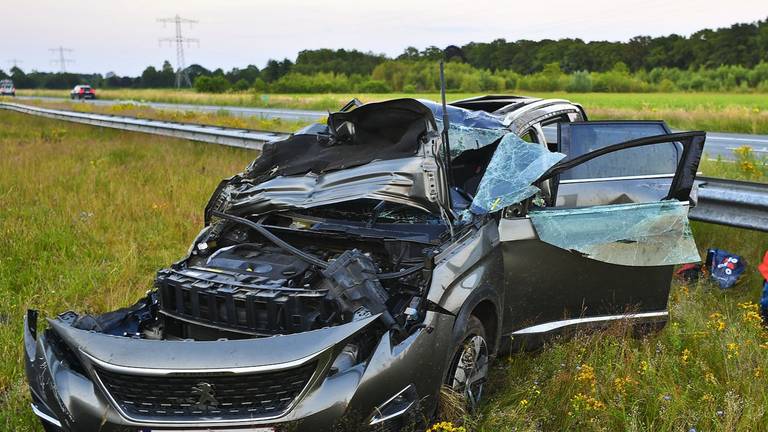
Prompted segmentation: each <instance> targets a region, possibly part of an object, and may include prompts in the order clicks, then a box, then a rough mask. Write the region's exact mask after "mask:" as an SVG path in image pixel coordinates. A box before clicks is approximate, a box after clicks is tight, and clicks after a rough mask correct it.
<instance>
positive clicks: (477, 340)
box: [443, 315, 490, 411]
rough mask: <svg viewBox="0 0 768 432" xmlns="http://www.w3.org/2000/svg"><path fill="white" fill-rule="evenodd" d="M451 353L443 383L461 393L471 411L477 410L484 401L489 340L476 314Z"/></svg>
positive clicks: (488, 360)
mask: <svg viewBox="0 0 768 432" xmlns="http://www.w3.org/2000/svg"><path fill="white" fill-rule="evenodd" d="M452 353H453V355H452V357H451V362H450V363H449V364H448V368H447V370H446V373H445V379H444V380H443V384H445V385H446V386H448V387H450V388H451V389H453V390H454V391H456V392H457V393H459V394H462V395H463V396H464V398H465V400H466V403H467V407H468V408H469V410H470V411H475V410H476V409H477V407H478V405H479V404H480V401H481V400H482V396H483V387H484V385H485V382H486V381H487V379H488V370H489V367H490V350H489V349H488V339H487V337H486V335H485V328H484V327H483V323H482V322H480V320H479V319H478V318H477V317H475V316H473V315H470V317H469V320H467V325H466V327H465V328H464V332H463V334H462V337H461V338H460V339H459V342H458V343H457V344H456V345H455V346H454V348H453V351H452Z"/></svg>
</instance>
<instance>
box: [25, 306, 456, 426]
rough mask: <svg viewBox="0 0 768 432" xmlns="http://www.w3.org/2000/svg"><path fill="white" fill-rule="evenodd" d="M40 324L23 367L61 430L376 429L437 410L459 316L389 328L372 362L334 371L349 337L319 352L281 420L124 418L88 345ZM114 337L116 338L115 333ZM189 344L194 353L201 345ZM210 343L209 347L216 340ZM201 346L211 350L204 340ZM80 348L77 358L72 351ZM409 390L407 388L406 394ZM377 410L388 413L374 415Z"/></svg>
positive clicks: (28, 332) (43, 411) (29, 335)
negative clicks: (394, 335) (403, 331)
mask: <svg viewBox="0 0 768 432" xmlns="http://www.w3.org/2000/svg"><path fill="white" fill-rule="evenodd" d="M35 321H36V316H35V314H34V313H30V314H28V316H27V319H26V320H25V325H24V351H25V367H26V373H27V379H28V382H29V387H30V391H31V393H32V400H33V407H32V409H33V411H34V412H35V414H37V416H38V417H39V418H40V419H41V420H42V421H44V422H47V423H49V425H53V426H56V427H59V428H60V429H61V430H62V431H81V430H88V431H132V432H137V431H140V430H145V429H149V430H163V429H173V428H182V427H183V428H185V429H188V430H189V429H196V428H201V429H200V430H201V431H202V430H215V429H213V428H227V427H239V428H245V427H272V428H274V429H275V430H286V429H289V430H298V431H303V430H307V431H324V430H329V431H330V430H346V429H350V430H360V428H359V425H360V424H361V423H362V424H370V423H372V420H373V423H375V425H374V426H371V430H399V428H400V425H401V422H402V421H404V419H406V418H408V417H409V415H412V414H417V412H418V414H420V415H421V416H427V417H428V416H429V415H430V414H431V413H432V412H433V410H434V407H435V402H436V398H437V395H438V393H439V389H440V385H441V382H442V371H443V369H444V367H443V363H444V362H445V361H447V357H448V354H447V353H448V350H449V347H450V337H451V331H452V328H453V317H451V316H448V315H441V314H435V313H429V314H428V315H427V317H426V318H425V327H423V328H420V329H418V330H416V331H414V332H413V333H412V334H411V336H409V337H408V338H406V339H405V340H403V341H402V342H400V343H398V344H393V343H392V340H391V338H390V335H389V333H385V334H384V335H383V336H382V337H381V338H380V340H379V341H378V342H377V344H376V346H375V348H374V350H373V352H372V353H371V354H370V357H369V358H368V359H367V361H363V362H360V363H358V364H356V365H351V366H349V367H347V368H343V369H342V370H338V371H332V370H331V365H332V363H333V361H334V359H335V358H336V356H338V355H339V353H340V352H341V349H342V348H343V347H344V345H346V343H347V341H348V340H349V339H348V338H347V339H345V340H343V341H341V342H340V343H339V344H336V345H335V346H333V347H332V348H330V349H327V350H325V351H324V352H322V353H320V354H318V356H317V359H318V367H317V370H316V372H315V374H314V376H313V378H312V379H311V380H310V381H309V382H308V384H307V386H306V388H305V390H304V391H303V392H302V393H301V394H300V395H299V396H298V397H297V398H296V401H295V402H294V404H293V405H292V406H291V407H290V408H289V409H288V410H287V411H285V412H284V413H282V414H281V415H279V416H277V417H272V418H256V419H248V420H242V419H239V420H222V419H218V420H217V419H213V418H212V419H211V420H210V421H208V420H206V421H199V420H198V421H195V422H186V421H178V422H156V421H142V420H136V419H131V418H129V417H128V416H126V415H125V414H124V413H123V412H122V411H121V410H120V409H119V406H118V405H117V403H116V402H115V401H114V400H113V399H112V398H111V396H110V394H109V393H108V392H107V391H106V390H105V388H106V387H104V385H103V384H102V383H101V381H99V378H98V375H97V373H96V372H95V367H96V365H95V364H94V363H93V362H92V360H91V359H89V356H88V355H86V354H85V353H84V352H83V348H84V347H82V346H81V347H78V348H75V349H72V350H71V351H67V349H68V347H69V346H70V344H69V343H67V346H66V347H62V346H61V345H62V344H64V342H63V340H62V339H61V338H59V337H58V336H57V334H53V333H52V331H53V330H51V329H49V330H47V331H46V332H45V333H40V334H37V331H36V322H35ZM108 337H110V338H113V341H114V337H111V336H108ZM281 337H283V336H278V337H277V338H281ZM118 339H119V340H120V343H125V344H127V345H131V344H132V343H135V342H138V341H136V340H133V339H130V338H118ZM270 339H273V338H270ZM158 342H159V341H158ZM259 342H260V340H259V339H254V340H250V341H247V342H246V343H243V344H241V345H243V346H246V345H249V344H254V345H258V344H259ZM187 344H190V346H191V347H193V348H192V349H193V350H194V349H195V348H194V346H195V345H196V344H197V343H196V342H188V343H187ZM207 347H208V348H207V349H210V345H207ZM251 348H253V347H251ZM201 349H206V348H205V347H203V346H202V344H201ZM75 351H76V352H78V354H77V355H74V352H75ZM184 354H185V356H186V355H187V354H189V352H185V353H184ZM235 355H236V354H235ZM149 356H151V354H148V357H149ZM117 357H119V356H117V355H115V358H110V359H109V361H110V362H114V363H116V364H119V363H120V359H119V358H117ZM192 358H194V357H192ZM100 361H104V359H103V358H102V359H101V360H100ZM206 366H207V365H206ZM254 366H258V365H254ZM405 389H408V391H407V392H404V390H405ZM401 392H402V393H403V394H404V395H407V396H408V398H409V399H408V400H406V401H405V402H408V401H411V402H413V403H410V402H408V403H403V400H402V397H401V398H400V399H398V398H395V396H397V395H398V394H400V393H401ZM393 400H399V403H400V405H398V406H395V407H393V406H392V403H393ZM387 403H389V405H387ZM385 405H387V406H385ZM401 408H402V409H401ZM401 411H402V412H401ZM378 412H383V413H386V414H387V415H385V416H381V415H379V416H374V414H375V413H378ZM376 420H382V421H378V422H377V421H376ZM267 430H269V429H267Z"/></svg>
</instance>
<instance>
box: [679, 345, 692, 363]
mask: <svg viewBox="0 0 768 432" xmlns="http://www.w3.org/2000/svg"><path fill="white" fill-rule="evenodd" d="M689 358H691V351H690V350H689V349H688V348H686V349H684V350H683V353H682V354H680V361H681V362H683V364H688V359H689Z"/></svg>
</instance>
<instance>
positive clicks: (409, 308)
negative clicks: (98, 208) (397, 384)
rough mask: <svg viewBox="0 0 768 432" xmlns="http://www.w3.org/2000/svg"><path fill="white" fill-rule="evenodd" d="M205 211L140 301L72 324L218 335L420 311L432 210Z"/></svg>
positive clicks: (126, 331)
mask: <svg viewBox="0 0 768 432" xmlns="http://www.w3.org/2000/svg"><path fill="white" fill-rule="evenodd" d="M212 214H213V216H214V220H213V221H212V223H211V224H210V225H209V226H208V227H206V228H205V229H204V230H203V231H202V232H201V233H200V234H199V235H198V237H197V239H195V241H194V243H193V245H192V246H191V248H190V253H189V255H188V256H187V257H186V258H185V259H183V260H181V261H179V262H177V263H175V264H173V265H172V266H171V267H170V268H166V269H163V270H160V271H159V272H158V274H157V278H156V280H155V290H153V291H151V292H150V293H149V294H148V296H147V297H146V298H145V299H143V300H141V301H140V302H139V303H137V304H136V305H134V306H133V307H130V308H126V309H122V310H120V311H115V312H109V313H107V314H104V315H100V316H90V315H84V316H80V317H77V318H76V319H75V320H74V322H73V325H74V326H75V327H78V328H83V329H88V330H96V331H100V332H103V333H109V334H114V335H123V336H131V337H139V338H149V339H191V340H218V339H242V338H252V337H267V336H273V335H280V334H291V333H299V332H304V331H309V330H314V329H319V328H323V327H329V326H334V325H339V324H343V323H347V322H350V321H354V320H358V319H363V318H367V317H370V316H373V315H380V320H379V321H380V322H381V325H382V326H383V327H384V328H387V329H396V330H403V329H405V328H406V327H408V326H409V325H412V324H414V323H416V322H417V320H418V318H419V314H420V313H421V312H423V305H422V304H421V303H422V302H421V299H422V298H423V294H424V292H425V290H426V287H427V284H428V283H429V278H430V273H431V266H432V263H431V261H432V257H433V256H434V254H435V253H436V251H437V246H438V245H439V244H440V243H441V242H442V240H443V237H444V235H443V234H444V233H445V228H444V226H442V225H440V221H439V219H437V218H435V217H434V216H431V215H429V214H426V213H424V212H421V211H420V210H417V209H413V208H408V206H404V205H399V204H392V203H387V202H384V201H381V202H378V203H376V202H374V201H370V200H360V201H357V202H352V203H345V204H344V205H342V206H338V205H337V206H332V208H322V207H321V208H316V209H308V210H306V211H304V212H302V213H301V214H299V213H292V212H279V213H274V214H270V215H263V216H259V217H256V218H253V219H249V218H244V217H238V216H233V215H228V214H225V213H222V212H217V211H214V212H213V213H212ZM328 216H331V217H333V216H335V217H345V219H343V220H341V219H331V218H329V217H328ZM425 233H426V234H425ZM73 318H74V317H73Z"/></svg>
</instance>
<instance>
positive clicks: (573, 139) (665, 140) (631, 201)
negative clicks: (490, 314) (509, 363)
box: [499, 122, 705, 335]
mask: <svg viewBox="0 0 768 432" xmlns="http://www.w3.org/2000/svg"><path fill="white" fill-rule="evenodd" d="M589 123H591V122H579V123H575V124H587V125H589ZM595 123H602V124H601V125H600V127H601V128H602V131H603V132H604V133H607V134H613V135H614V136H620V135H621V134H622V133H624V132H625V131H623V130H622V128H623V127H624V125H626V124H628V123H623V124H622V123H615V124H607V125H606V123H604V122H595ZM630 123H631V122H630ZM656 124H657V125H658V122H656ZM572 125H574V124H572ZM590 126H591V125H590ZM643 128H644V127H643ZM643 128H641V129H643ZM611 129H613V130H611ZM650 129H651V128H645V131H646V132H647V131H648V130H650ZM645 134H646V133H642V131H641V132H640V133H638V135H640V136H641V137H639V138H636V139H630V140H628V141H625V142H621V143H618V144H612V143H611V144H607V145H600V144H601V143H599V142H598V143H594V142H581V140H582V139H587V140H594V139H595V137H594V135H590V134H581V135H579V136H577V135H578V134H572V135H571V136H570V142H569V143H568V142H567V141H566V143H567V144H570V146H571V149H573V148H575V147H577V146H581V148H590V147H589V146H590V145H591V146H592V148H590V149H591V151H589V152H586V153H583V154H580V155H574V153H573V151H571V152H569V153H570V154H569V155H568V157H566V158H565V159H563V160H562V161H560V162H558V163H556V164H554V165H553V166H552V167H551V168H549V169H548V170H547V171H546V172H545V173H544V174H543V175H541V176H540V177H539V178H538V180H537V181H536V182H534V183H533V184H541V183H542V182H550V187H551V190H552V193H551V195H550V196H549V197H548V198H546V199H545V200H544V201H545V202H544V203H542V202H541V201H542V200H541V199H539V200H538V201H539V202H538V204H539V205H538V206H536V207H534V206H532V205H531V201H528V202H526V203H524V205H522V206H520V207H522V208H523V211H522V213H518V214H517V215H512V214H511V213H510V212H508V211H507V212H504V215H503V216H502V218H501V219H500V222H499V234H500V235H499V237H500V242H501V249H502V252H503V256H504V266H505V286H506V290H505V296H506V298H505V305H506V307H505V311H504V314H505V317H504V321H503V322H504V323H505V328H504V330H505V333H507V334H510V333H512V334H514V335H541V334H547V333H550V332H554V331H559V330H565V329H568V328H571V327H573V326H578V325H581V324H588V323H592V324H594V323H597V324H607V323H609V322H611V321H614V320H617V319H621V318H624V317H626V316H627V315H629V316H631V317H633V318H636V319H639V320H643V321H650V322H665V321H666V317H667V300H668V297H669V288H670V283H671V278H672V270H673V266H674V265H676V264H682V263H687V262H694V261H699V256H698V252H697V249H696V245H695V243H694V241H693V236H692V234H691V231H690V226H689V224H688V207H689V203H690V194H691V189H692V187H693V183H694V179H695V176H696V171H697V169H698V165H699V161H700V158H701V154H702V152H703V148H704V140H705V133H704V132H685V133H674V134H673V133H668V132H667V131H662V133H660V134H659V133H657V134H653V136H645V137H643V135H645ZM561 142H563V141H562V140H561ZM654 146H659V147H660V148H661V149H662V150H659V147H657V148H656V149H654ZM561 156H562V155H561ZM644 159H653V162H652V163H649V162H648V161H646V160H644ZM606 161H608V162H607V163H606ZM658 164H662V165H661V166H658V167H657V165H658ZM637 166H643V167H648V168H654V169H656V168H658V169H657V171H660V173H656V174H647V176H646V177H638V176H637V170H636V169H633V168H631V167H637ZM668 169H669V170H671V173H666V172H663V171H666V170H668ZM626 173H635V174H633V175H631V176H630V175H615V174H626ZM602 174H605V175H602ZM608 174H610V175H608ZM662 174H663V175H662ZM668 174H669V175H668ZM620 177H633V178H628V179H624V180H627V181H622V180H621V179H619V178H620ZM572 179H578V180H580V182H567V183H565V184H563V181H564V180H572ZM566 185H567V186H566ZM643 188H646V189H648V190H647V191H643ZM563 191H567V194H568V195H572V194H575V195H576V198H575V199H573V200H571V201H570V202H568V204H569V205H565V202H564V201H565V199H563V198H564V195H561V194H562V193H563ZM617 197H622V198H621V199H617ZM542 204H543V205H542ZM532 263H534V264H533V265H532Z"/></svg>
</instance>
